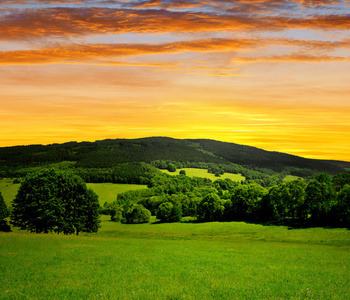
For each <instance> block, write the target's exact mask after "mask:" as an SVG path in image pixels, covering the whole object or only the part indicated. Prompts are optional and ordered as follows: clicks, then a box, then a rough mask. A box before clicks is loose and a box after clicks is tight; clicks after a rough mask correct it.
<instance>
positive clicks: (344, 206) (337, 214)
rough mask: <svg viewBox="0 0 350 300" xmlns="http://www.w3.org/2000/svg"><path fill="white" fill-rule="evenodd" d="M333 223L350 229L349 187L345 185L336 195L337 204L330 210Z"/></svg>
mask: <svg viewBox="0 0 350 300" xmlns="http://www.w3.org/2000/svg"><path fill="white" fill-rule="evenodd" d="M332 217H333V221H334V222H335V223H337V224H339V225H342V226H346V227H348V228H350V185H349V184H346V185H345V186H344V187H343V188H342V189H341V190H340V192H339V193H338V196H337V202H336V204H335V205H334V206H333V208H332Z"/></svg>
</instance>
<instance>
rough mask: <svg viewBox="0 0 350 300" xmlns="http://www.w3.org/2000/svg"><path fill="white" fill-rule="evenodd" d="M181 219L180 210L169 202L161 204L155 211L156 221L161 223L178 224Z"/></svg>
mask: <svg viewBox="0 0 350 300" xmlns="http://www.w3.org/2000/svg"><path fill="white" fill-rule="evenodd" d="M181 218H182V212H181V209H180V208H179V207H178V206H177V205H173V204H172V203H170V202H164V203H162V204H161V205H159V208H158V209H157V219H159V220H160V221H161V222H179V221H181Z"/></svg>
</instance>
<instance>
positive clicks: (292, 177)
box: [283, 175, 301, 182]
mask: <svg viewBox="0 0 350 300" xmlns="http://www.w3.org/2000/svg"><path fill="white" fill-rule="evenodd" d="M298 179H301V177H299V176H294V175H287V176H286V177H284V178H283V181H284V182H288V181H293V180H298Z"/></svg>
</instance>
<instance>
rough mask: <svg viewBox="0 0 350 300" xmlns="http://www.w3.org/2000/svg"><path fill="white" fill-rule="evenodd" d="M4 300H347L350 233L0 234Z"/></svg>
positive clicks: (196, 226) (245, 227) (216, 228)
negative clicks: (96, 299) (97, 299)
mask: <svg viewBox="0 0 350 300" xmlns="http://www.w3.org/2000/svg"><path fill="white" fill-rule="evenodd" d="M0 254H1V255H0V286H1V289H0V299H95V298H99V299H349V298H350V291H349V286H350V270H349V267H350V233H349V231H348V230H346V229H322V228H310V229H299V230H289V229H288V228H286V227H274V226H272V227H269V226H261V225H254V224H246V223H243V222H242V223H240V222H227V223H217V222H213V223H202V224H200V223H176V224H140V225H126V224H120V223H114V222H110V221H108V218H107V217H103V219H102V228H101V229H100V231H99V233H97V234H86V235H83V236H78V237H77V236H62V235H59V236H58V235H55V234H46V235H44V234H39V235H38V234H28V233H9V234H6V233H0Z"/></svg>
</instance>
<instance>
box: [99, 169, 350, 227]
mask: <svg viewBox="0 0 350 300" xmlns="http://www.w3.org/2000/svg"><path fill="white" fill-rule="evenodd" d="M148 186H149V188H148V189H146V190H136V191H129V192H125V193H122V194H119V195H118V197H117V200H116V201H115V202H114V203H106V204H105V205H104V208H103V209H102V212H103V213H106V214H109V213H111V215H113V214H115V211H116V210H117V211H119V216H120V218H117V219H116V220H118V221H120V220H123V219H125V216H124V215H125V214H123V212H124V211H128V210H129V207H130V206H131V205H134V204H137V205H140V206H142V207H143V208H144V209H146V210H148V211H149V212H150V215H155V216H157V217H158V218H159V219H160V220H161V221H164V222H174V221H175V220H177V221H178V220H180V219H181V217H180V218H179V217H177V218H174V217H173V216H174V215H177V216H179V215H181V216H192V217H194V218H196V219H197V220H198V221H201V222H208V221H248V222H273V223H276V224H299V225H300V224H302V225H303V226H345V227H349V226H350V171H346V172H343V173H340V174H338V175H336V176H334V177H333V178H331V177H330V176H329V175H328V174H327V173H320V174H318V175H316V176H315V177H314V178H313V179H312V180H310V181H309V182H308V183H306V182H305V181H304V180H302V179H299V180H294V181H289V182H283V183H280V184H277V185H274V186H272V187H270V188H265V187H263V186H261V185H259V184H257V183H244V184H240V183H237V182H233V181H231V180H229V179H225V180H222V179H218V180H216V181H214V182H211V181H210V180H209V179H205V178H189V177H186V176H184V175H177V176H168V175H163V176H156V177H154V178H153V179H152V180H151V182H150V183H149V185H148ZM164 211H166V212H164ZM167 215H168V217H164V216H167ZM128 222H130V220H129V221H128Z"/></svg>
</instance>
